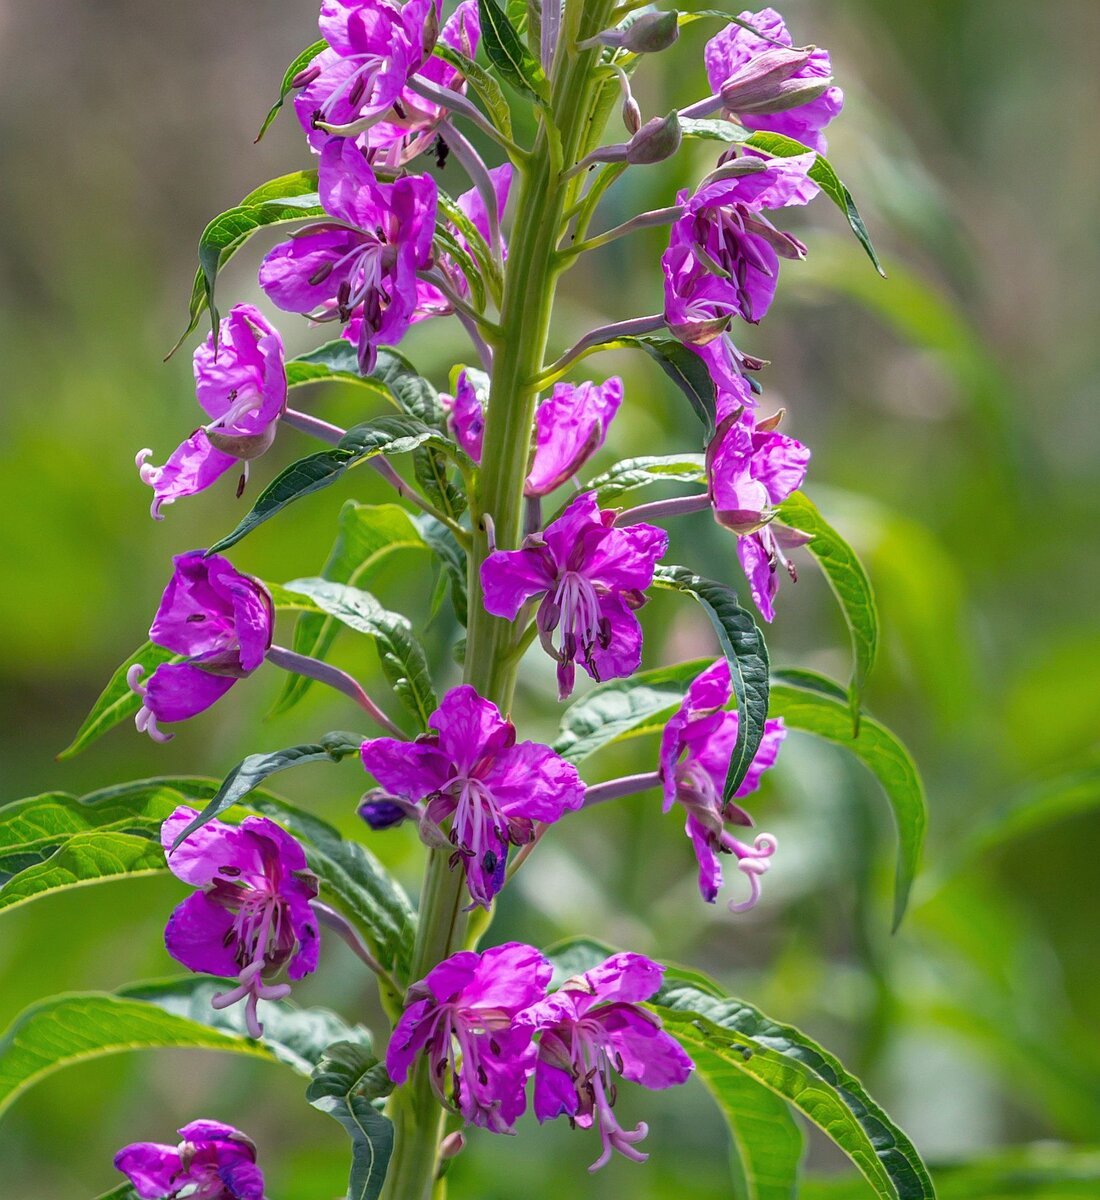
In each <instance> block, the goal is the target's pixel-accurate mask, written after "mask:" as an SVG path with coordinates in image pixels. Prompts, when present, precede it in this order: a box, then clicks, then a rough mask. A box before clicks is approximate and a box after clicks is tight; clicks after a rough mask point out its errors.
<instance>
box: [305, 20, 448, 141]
mask: <svg viewBox="0 0 1100 1200" xmlns="http://www.w3.org/2000/svg"><path fill="white" fill-rule="evenodd" d="M440 8H441V5H440V3H439V0H409V2H408V3H407V4H401V3H398V0H323V3H322V4H321V14H320V18H319V20H318V27H319V29H320V31H321V37H323V38H324V39H325V41H326V42H328V49H327V50H322V51H321V53H320V54H318V55H317V57H316V58H314V59H313V61H312V62H311V63H310V64H309V66H308V67H306V68H305V70H304V71H302V72H300V74H299V75H298V77H297V80H296V83H297V84H298V86H299V87H300V89H301V90H300V91H299V92H298V95H297V97H296V98H295V101H294V108H295V111H296V112H297V114H298V120H299V121H300V122H301V123H302V128H303V129H304V130H305V131H306V136H307V138H308V139H309V143H310V145H311V146H312V147H313V149H314V150H317V151H319V152H320V151H323V150H324V149H325V147H326V145H327V143H328V141H329V139H330V137H331V134H330V133H329V132H328V131H327V130H324V129H321V128H320V127H319V125H320V123H322V122H323V123H324V124H326V125H333V126H348V125H355V124H357V123H358V125H359V126H360V127H361V128H367V127H369V126H370V125H372V124H374V123H375V122H377V121H379V120H381V119H382V118H383V117H385V118H386V120H387V121H391V120H396V121H401V120H402V117H401V113H400V112H398V111H396V110H395V111H393V112H392V113H391V112H390V110H391V109H394V106H395V104H396V106H397V109H400V110H402V111H404V112H405V113H406V118H408V112H407V110H405V109H404V105H403V103H402V101H403V100H404V99H406V92H405V85H406V84H407V82H408V80H409V77H410V76H411V75H413V74H414V73H415V72H417V71H418V70H419V69H420V68H421V67H422V66H423V65H424V63H425V60H426V59H427V57H428V55H429V54H431V50H432V45H433V44H434V41H435V33H436V31H437V30H438V28H439V24H438V22H439V11H440ZM457 48H459V49H461V46H459V47H457ZM417 103H420V101H419V100H418V99H417ZM419 117H420V114H419V112H416V113H414V114H413V115H412V118H411V122H410V123H411V124H414V125H415V123H416V122H417V119H418V118H419ZM388 140H389V139H388V138H387V137H385V136H383V137H382V138H381V139H380V142H379V144H381V145H387V144H388Z"/></svg>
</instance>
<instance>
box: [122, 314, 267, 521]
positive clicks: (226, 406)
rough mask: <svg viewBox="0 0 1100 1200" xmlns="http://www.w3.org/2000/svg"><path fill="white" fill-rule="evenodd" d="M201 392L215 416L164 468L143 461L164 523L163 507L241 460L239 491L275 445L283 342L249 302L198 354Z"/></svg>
mask: <svg viewBox="0 0 1100 1200" xmlns="http://www.w3.org/2000/svg"><path fill="white" fill-rule="evenodd" d="M194 370H195V394H196V396H197V398H198V401H199V404H201V405H202V407H203V409H204V410H205V411H206V414H207V415H208V416H209V417H211V418H213V419H212V420H211V422H210V424H209V425H204V426H202V427H200V428H199V429H196V430H195V432H194V433H193V434H192V435H191V436H190V437H189V438H188V439H187V441H185V442H184V443H183V444H182V445H181V446H179V447H178V448H177V449H176V450H175V451H174V452H173V454H172V455H171V457H170V458H169V459H168V461H167V462H166V463H165V464H164V466H162V467H155V466H153V465H152V464H151V463H149V462H147V461H146V460H147V459H148V458H149V457H150V455H152V453H153V452H152V450H142V451H140V452H139V453H138V456H137V466H138V472H139V474H140V475H141V481H142V483H147V484H148V485H149V486H150V487H151V488H152V489H153V504H152V507H151V510H150V511H151V512H152V514H153V516H154V517H155V518H156V519H157V520H160V519H161V515H162V514H161V511H160V510H161V506H162V505H165V504H171V503H172V502H173V501H174V500H178V499H179V498H180V497H181V496H193V495H194V494H195V493H196V492H201V491H202V490H203V489H204V488H208V487H209V486H210V485H211V484H212V483H213V482H214V481H215V480H216V479H219V478H220V477H221V476H222V475H224V474H225V472H226V471H228V470H230V469H231V468H232V467H233V466H235V465H236V464H237V462H239V461H241V460H243V461H244V475H242V477H241V486H242V487H243V486H244V481H245V479H246V478H247V477H248V463H249V460H250V459H253V458H258V457H259V456H260V455H261V454H263V453H264V452H265V451H266V450H267V449H268V448H269V447H270V446H271V443H272V441H274V439H275V428H276V424H277V422H278V420H279V417H280V416H281V415H282V413H283V409H284V408H285V407H286V391H287V383H286V368H285V366H284V356H283V339H282V338H281V337H280V336H279V334H278V331H277V330H275V329H274V328H272V326H271V325H269V324H268V322H267V321H266V320H265V318H264V316H263V314H262V313H261V312H260V311H259V310H258V309H256V308H253V307H252V305H251V304H236V305H234V306H233V308H232V310H231V311H230V313H229V315H228V316H227V317H225V318H223V320H222V321H221V324H220V326H219V330H218V337H217V341H216V342H215V339H214V335H213V333H211V334H210V336H209V337H208V338H207V339H206V342H205V343H204V344H203V345H202V346H200V347H199V348H198V349H197V350H196V351H195V356H194Z"/></svg>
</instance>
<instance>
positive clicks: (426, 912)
mask: <svg viewBox="0 0 1100 1200" xmlns="http://www.w3.org/2000/svg"><path fill="white" fill-rule="evenodd" d="M611 8H612V0H568V2H567V4H566V8H565V13H564V16H563V19H562V29H561V39H562V40H561V43H560V45H559V47H558V53H557V55H556V56H555V62H554V74H553V80H552V93H551V109H552V112H553V114H554V128H553V129H551V128H548V126H547V123H546V118H544V119H543V121H542V123H541V124H540V127H539V132H538V136H537V138H536V141H535V145H534V148H533V149H532V151H531V154H530V157H529V158H528V159H527V160H526V161H525V162H524V163H523V164H522V168H521V180H520V189H519V197H518V202H517V207H516V211H517V214H518V217H517V220H516V223H515V230H514V232H513V236H512V240H511V244H510V246H509V251H508V262H507V266H506V270H505V276H504V293H503V298H502V304H501V312H500V337H499V340H498V342H497V353H496V358H495V361H494V363H493V372H492V383H491V387H490V393H489V409H488V414H487V417H486V424H485V441H484V449H483V452H482V463H483V466H482V469H481V471H480V474H479V480H478V482H479V490H478V494H475V495H473V496H471V497H470V510H471V516H472V519H473V549H472V552H471V553H470V555H469V564H470V577H469V595H470V623H469V628H468V631H467V642H466V668H465V681H466V682H467V683H469V684H472V685H473V686H474V687H475V688H476V689H477V690H478V692H479V693H480V694H481V695H482V696H484V697H485V698H486V699H487V700H491V701H492V702H493V703H494V704H496V705H497V706H498V708H500V709H501V710H502V711H503V712H507V711H508V709H509V707H510V705H511V702H512V692H513V689H514V687H515V679H516V666H517V663H516V659H515V656H514V653H513V651H514V648H515V633H514V630H513V628H512V624H511V622H509V621H505V620H501V619H500V618H498V617H493V616H490V615H489V614H488V613H487V612H486V611H485V608H484V605H483V603H482V594H481V564H482V562H483V561H484V560H485V558H486V556H487V555H488V553H489V545H488V538H487V535H486V524H485V520H484V518H485V516H486V515H488V516H490V517H491V518H492V524H493V529H494V532H495V536H496V542H497V545H498V546H500V547H503V548H505V549H510V548H513V547H515V546H517V545H519V542H520V540H521V538H522V533H523V529H522V526H523V513H524V498H523V482H524V479H525V478H526V476H527V461H528V457H529V454H530V445H531V428H532V423H533V420H534V414H535V406H536V403H537V400H538V384H537V382H536V381H537V377H538V375H539V372H540V371H541V369H542V361H543V355H544V353H545V350H546V343H547V339H548V336H549V332H550V316H551V312H552V309H553V302H554V291H555V287H556V284H557V279H558V275H559V273H560V270H561V264H560V262H559V260H558V258H557V255H556V252H555V251H556V246H557V242H558V239H559V238H560V236H561V232H562V228H563V224H564V214H565V212H566V210H567V209H568V208H569V207H570V206H571V205H573V204H575V202H576V200H577V196H578V194H579V192H580V187H581V180H580V179H570V180H563V179H562V173H561V166H562V165H563V164H564V165H565V166H568V165H570V164H572V163H575V162H577V161H578V160H579V159H580V158H582V157H583V156H584V154H585V153H587V151H588V150H589V149H590V148H591V146H592V145H594V144H595V141H596V138H597V137H598V135H599V133H600V130H598V129H597V130H593V128H591V126H592V110H593V107H594V101H595V97H596V92H597V90H598V88H599V87H600V85H601V83H602V80H601V79H600V78H599V77H598V76H597V75H596V72H595V71H594V66H595V60H596V57H597V54H596V52H595V51H592V50H587V51H578V50H576V49H575V47H576V44H577V43H578V42H579V41H583V40H584V39H585V38H588V37H591V36H592V35H594V34H596V33H598V32H599V31H600V30H601V29H603V28H604V27H605V26H606V24H607V21H608V16H609V14H610V11H611ZM559 139H560V140H559ZM448 859H449V855H448V853H447V852H446V851H444V850H432V851H431V852H430V853H429V858H428V864H427V868H426V873H425V877H424V887H423V889H422V892H421V901H420V913H419V920H418V925H417V935H416V942H415V944H414V946H413V955H412V966H411V974H410V978H411V979H412V980H418V979H422V978H423V977H424V976H425V975H427V973H428V972H429V971H430V970H431V969H432V967H434V966H435V965H436V964H437V963H439V962H440V961H442V960H443V959H444V958H447V957H448V956H449V955H451V954H453V953H454V952H455V951H456V950H459V949H461V948H462V947H463V945H464V944H465V939H466V927H467V917H466V914H465V913H464V912H463V907H464V904H465V902H466V892H465V887H464V882H463V875H462V872H461V871H452V870H451V869H450V865H449V862H448ZM390 1115H391V1117H392V1119H393V1122H394V1126H395V1134H396V1137H395V1143H394V1152H393V1157H392V1159H391V1161H390V1167H389V1172H388V1175H387V1179H386V1187H385V1191H384V1193H383V1196H384V1200H429V1198H430V1197H431V1195H432V1186H433V1181H434V1179H435V1175H436V1172H437V1163H438V1158H439V1142H440V1138H441V1136H442V1133H443V1123H444V1116H445V1113H444V1110H443V1109H442V1108H441V1107H440V1105H439V1102H438V1100H437V1099H436V1098H435V1095H434V1094H433V1092H432V1089H431V1080H430V1078H429V1075H428V1069H427V1063H426V1062H425V1061H424V1060H423V1059H422V1060H421V1061H420V1063H419V1065H418V1066H417V1068H416V1069H415V1070H414V1072H413V1074H412V1076H411V1078H410V1080H409V1082H408V1083H407V1084H406V1085H405V1086H404V1087H402V1088H399V1089H398V1090H397V1091H396V1092H395V1093H394V1096H393V1099H392V1101H391V1105H390Z"/></svg>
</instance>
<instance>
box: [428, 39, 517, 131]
mask: <svg viewBox="0 0 1100 1200" xmlns="http://www.w3.org/2000/svg"><path fill="white" fill-rule="evenodd" d="M432 53H433V54H435V56H436V57H437V58H441V59H443V61H444V62H447V63H450V64H451V66H452V67H454V69H455V70H456V71H458V72H459V74H460V75H462V77H463V78H464V79H465V80H466V81H467V82H468V83H469V85H470V87H472V88H473V89H474V91H475V92H477V94H478V96H479V97H480V99H481V102H482V104H484V105H485V111H486V113H487V114H488V116H489V119H490V120H491V121H492V122H493V125H494V126H495V127H496V128H497V129H498V130H499V131H500V132H501V133H503V134H504V136H505V137H506V138H508V139H509V140H511V137H512V112H511V110H510V109H509V107H508V101H507V100H505V98H504V93H503V92H502V91H501V90H500V84H499V83H497V81H496V80H495V79H494V78H493V77H492V75H490V74H489V72H488V71H486V70H485V68H484V67H482V66H481V65H480V64H479V63H476V62H474V60H473V59H472V58H467V57H466V55H465V54H463V53H462V52H461V51H460V50H456V49H455V48H454V47H453V46H448V45H447V44H446V43H445V42H436V44H435V49H434V50H433V51H432Z"/></svg>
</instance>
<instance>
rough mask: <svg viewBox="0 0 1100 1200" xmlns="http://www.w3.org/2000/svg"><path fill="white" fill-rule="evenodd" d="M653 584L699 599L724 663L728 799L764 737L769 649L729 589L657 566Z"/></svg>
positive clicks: (681, 569)
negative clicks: (731, 738) (729, 725)
mask: <svg viewBox="0 0 1100 1200" xmlns="http://www.w3.org/2000/svg"><path fill="white" fill-rule="evenodd" d="M653 582H654V583H655V584H656V585H657V586H658V587H664V588H669V589H671V590H672V591H677V592H684V593H686V594H687V595H690V596H693V597H694V598H695V599H696V600H698V601H699V603H700V604H701V605H702V606H703V611H704V612H705V613H706V614H707V617H708V618H709V619H710V623H711V625H713V626H714V631H715V633H716V634H717V635H718V642H719V644H720V645H721V647H722V653H723V654H725V656H726V660H727V661H728V663H729V667H730V680H731V681H732V683H733V694H734V696H736V698H737V711H738V722H737V741H736V743H735V745H734V747H733V754H732V756H731V758H730V766H729V772H728V774H727V775H726V787H725V791H724V793H723V796H724V798H725V799H726V800H729V799H731V798H732V797H733V794H734V792H736V791H737V789H738V788H739V787H740V786H741V781H742V780H743V779H744V778H745V774H746V773H747V771H748V769H749V767H750V766H751V765H752V760H753V759H754V758H755V757H756V751H757V750H758V749H759V747H760V740H761V738H763V736H764V722H765V721H766V720H767V717H768V648H767V646H765V645H764V637H763V635H762V634H761V632H760V630H759V629H758V628H757V625H756V622H755V621H754V620H753V619H752V616H751V615H750V614H749V613H748V612H747V611H746V610H745V609H743V608H742V607H741V604H740V601H739V600H738V599H737V593H736V592H734V591H733V589H732V588H728V587H726V586H725V584H722V583H716V582H715V581H714V580H713V579H704V578H703V577H702V576H701V575H695V574H693V573H692V572H691V571H689V570H688V569H687V568H686V567H672V566H667V567H666V566H659V567H658V568H657V570H656V572H655V573H654V576H653Z"/></svg>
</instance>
